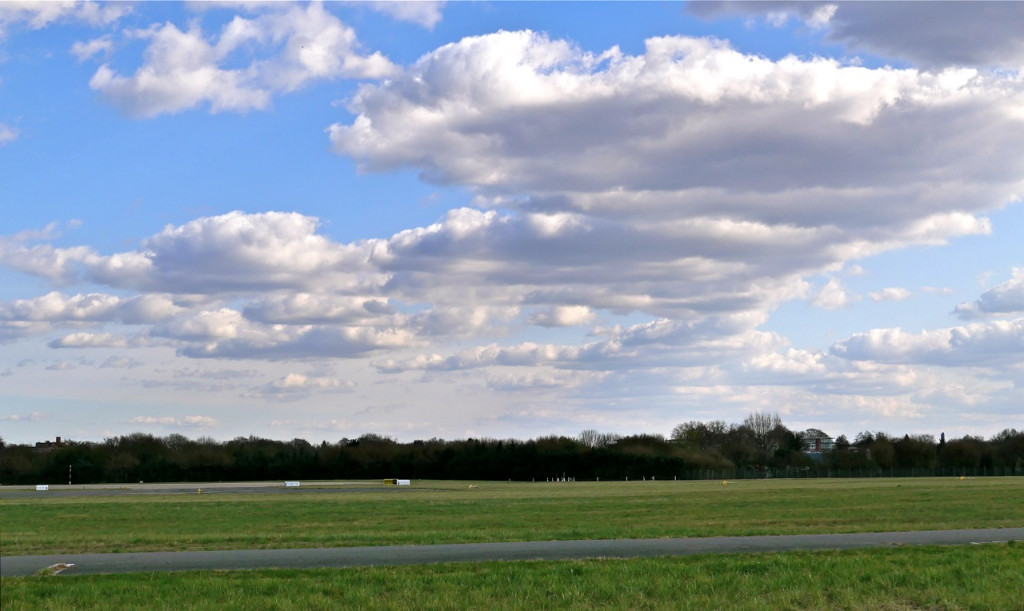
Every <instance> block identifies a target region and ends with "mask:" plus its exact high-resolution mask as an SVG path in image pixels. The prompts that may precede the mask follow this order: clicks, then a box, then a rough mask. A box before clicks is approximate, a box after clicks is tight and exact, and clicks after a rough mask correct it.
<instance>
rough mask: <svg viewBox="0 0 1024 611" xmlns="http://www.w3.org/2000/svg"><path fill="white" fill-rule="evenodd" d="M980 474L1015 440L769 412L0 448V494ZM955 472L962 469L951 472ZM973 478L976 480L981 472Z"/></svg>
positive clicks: (1014, 434)
mask: <svg viewBox="0 0 1024 611" xmlns="http://www.w3.org/2000/svg"><path fill="white" fill-rule="evenodd" d="M908 469H909V470H911V472H913V471H914V470H917V471H916V474H918V475H927V474H929V470H930V474H940V473H944V474H956V473H957V472H962V473H979V474H1000V475H1024V431H1017V430H1015V429H1006V430H1004V431H1002V432H1001V433H999V434H998V435H995V436H993V437H992V438H990V439H982V438H980V437H971V436H965V437H962V438H959V439H953V440H949V441H947V440H945V439H944V438H941V439H939V440H938V441H936V440H935V438H934V437H932V436H930V435H903V436H902V437H900V436H895V435H889V434H886V433H882V432H868V431H865V432H862V433H859V434H858V435H856V436H855V437H854V439H853V441H850V440H848V439H847V438H846V437H845V436H843V435H840V436H839V437H838V438H836V439H835V440H834V444H833V445H832V447H831V448H829V449H827V450H825V451H821V452H814V451H810V452H808V451H806V450H805V445H804V439H803V438H802V437H801V434H800V433H799V432H796V431H792V430H790V429H788V428H787V427H786V426H784V425H783V424H782V422H781V420H780V419H779V417H778V416H777V415H775V414H762V413H756V414H751V415H750V416H748V417H747V418H746V419H745V420H744V421H743V422H742V423H739V424H726V423H725V422H723V421H708V422H700V421H691V422H686V423H683V424H680V425H679V426H677V427H675V429H673V431H672V434H671V436H670V437H667V438H666V437H665V436H663V435H656V434H640V435H628V436H621V435H617V434H613V433H601V432H598V431H596V430H587V431H583V432H582V433H580V434H579V435H578V436H576V437H567V436H548V437H540V438H537V439H530V440H526V441H520V440H515V439H504V440H500V439H472V438H471V439H462V440H455V441H445V440H442V439H436V438H435V439H429V440H417V441H413V442H409V443H400V442H398V441H396V440H394V439H392V438H389V437H385V436H381V435H376V434H366V435H363V436H361V437H358V438H356V439H347V438H346V439H341V440H339V441H337V442H333V443H329V442H326V441H324V442H322V443H320V444H319V445H314V444H311V443H309V442H307V441H306V440H303V439H293V440H291V441H275V440H271V439H265V438H261V437H256V436H250V437H238V438H235V439H232V440H230V441H226V442H220V441H216V440H213V439H210V438H207V437H200V438H198V439H189V438H187V437H185V436H183V435H177V434H174V435H168V436H166V437H157V436H154V435H150V434H147V433H132V434H130V435H123V436H117V437H111V438H108V439H105V440H104V441H102V442H87V441H65V442H61V443H53V444H36V445H19V444H7V443H4V442H3V440H2V439H0V484H3V485H13V484H66V483H69V481H70V482H71V483H73V484H87V483H132V482H139V481H144V482H176V481H182V482H184V481H194V482H204V481H247V480H273V479H282V480H301V479H307V480H315V479H367V478H391V477H400V478H413V479H466V480H470V479H472V480H508V479H511V480H517V481H531V480H532V481H546V480H561V479H576V480H595V479H601V480H623V479H642V478H644V479H650V478H655V479H673V478H678V479H694V478H704V477H712V478H713V477H716V476H717V475H716V474H719V473H723V474H726V475H728V476H730V477H771V476H786V475H788V476H800V474H801V473H805V474H806V473H811V474H819V475H820V474H823V473H829V474H831V473H833V471H834V472H835V474H837V475H839V474H842V473H844V472H845V473H847V474H850V475H862V476H871V475H885V474H887V473H888V474H909V473H907V470H908ZM958 470H959V471H958ZM979 470H980V471H979Z"/></svg>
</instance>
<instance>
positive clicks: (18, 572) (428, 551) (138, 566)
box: [0, 528, 1024, 577]
mask: <svg viewBox="0 0 1024 611" xmlns="http://www.w3.org/2000/svg"><path fill="white" fill-rule="evenodd" d="M1011 540H1013V541H1021V540H1024V528H989V529H977V530H933V531H918V532H888V533H851V534H839V535H781V536H762V537H708V538H695V539H615V540H602V541H525V542H517V543H466V544H457V545H400V546H386V547H340V548H321V549H268V550H223V551H208V552H147V553H127V554H54V555H48V556H7V557H0V576H3V577H18V576H26V575H32V574H34V573H36V572H38V571H41V570H43V569H46V568H48V567H52V566H54V565H59V564H65V565H68V568H65V569H63V570H61V571H60V574H62V575H88V574H96V573H138V572H151V571H189V570H212V569H263V568H293V569H297V568H316V567H352V566H372V565H402V564H434V563H439V562H486V561H494V560H571V559H579V558H602V557H604V558H635V557H641V556H685V555H691V554H717V553H739V552H780V551H791V550H817V549H854V548H863V547H887V546H897V545H963V544H971V543H995V542H1001V541H1011ZM70 565H74V566H70Z"/></svg>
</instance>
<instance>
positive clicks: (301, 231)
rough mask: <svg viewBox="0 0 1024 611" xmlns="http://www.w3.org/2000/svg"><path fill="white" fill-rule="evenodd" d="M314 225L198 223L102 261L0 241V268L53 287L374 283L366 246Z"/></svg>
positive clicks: (285, 220)
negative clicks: (325, 233) (325, 234)
mask: <svg viewBox="0 0 1024 611" xmlns="http://www.w3.org/2000/svg"><path fill="white" fill-rule="evenodd" d="M318 222H319V221H318V220H317V219H316V218H313V217H308V216H304V215H301V214H297V213H284V212H266V213H261V214H244V213H242V212H230V213H228V214H224V215H220V216H215V217H203V218H199V219H196V220H194V221H191V222H189V223H186V224H184V225H180V226H168V227H166V228H165V229H164V230H163V231H161V232H160V233H158V234H156V235H154V236H151V237H150V238H147V239H145V240H143V241H142V243H141V245H140V248H139V249H138V250H134V251H128V252H122V253H115V254H112V255H102V254H99V253H97V252H96V251H94V250H93V249H91V248H89V247H85V246H75V247H71V248H55V247H53V246H51V245H50V244H46V243H41V244H40V243H36V242H39V241H41V240H44V239H51V238H52V237H53V236H52V235H51V233H49V232H46V231H44V232H22V233H20V234H16V235H13V236H0V262H2V263H4V264H6V265H8V266H9V267H12V268H14V269H19V270H22V271H25V272H29V273H33V274H38V275H40V276H43V277H46V278H48V279H50V280H52V281H54V282H58V283H72V282H81V281H86V282H94V283H99V284H104V285H108V286H113V287H119V288H128V289H135V290H145V291H157V292H167V293H184V294H211V295H225V294H229V293H231V292H247V291H248V292H253V291H255V292H265V291H267V290H272V289H278V288H290V289H301V288H303V287H310V286H318V287H326V288H327V289H328V290H335V291H340V290H357V289H358V288H359V287H361V286H363V285H368V286H373V285H375V284H379V283H380V282H381V281H382V278H380V277H379V276H376V275H375V274H373V273H372V271H373V270H371V269H370V268H369V267H368V266H367V265H366V256H367V255H366V248H365V247H364V246H362V245H359V244H355V245H341V244H337V243H333V242H331V241H330V240H328V239H326V238H324V237H323V236H321V235H318V234H317V232H316V230H317V225H318Z"/></svg>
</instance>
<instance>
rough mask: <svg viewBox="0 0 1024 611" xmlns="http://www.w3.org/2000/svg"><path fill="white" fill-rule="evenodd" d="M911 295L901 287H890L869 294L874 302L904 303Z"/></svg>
mask: <svg viewBox="0 0 1024 611" xmlns="http://www.w3.org/2000/svg"><path fill="white" fill-rule="evenodd" d="M910 295H911V293H910V291H908V290H907V289H905V288H901V287H889V288H884V289H882V290H880V291H872V292H870V293H868V297H870V298H871V300H872V301H903V300H904V299H907V298H908V297H910Z"/></svg>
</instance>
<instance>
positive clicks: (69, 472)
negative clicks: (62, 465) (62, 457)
mask: <svg viewBox="0 0 1024 611" xmlns="http://www.w3.org/2000/svg"><path fill="white" fill-rule="evenodd" d="M70 485H71V465H68V486H70Z"/></svg>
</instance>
